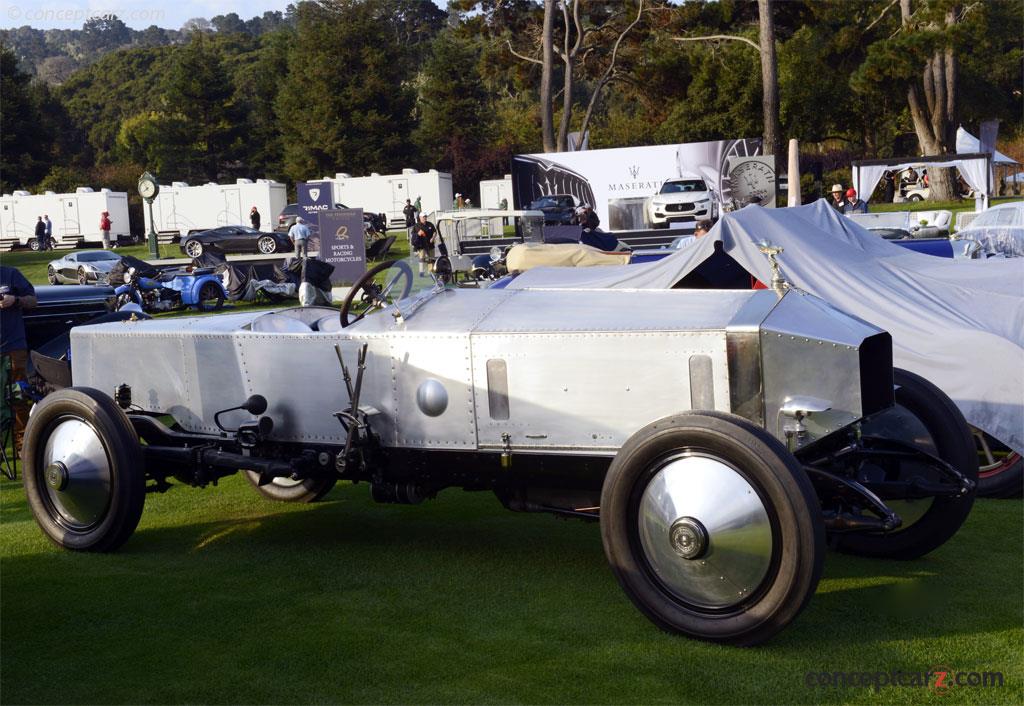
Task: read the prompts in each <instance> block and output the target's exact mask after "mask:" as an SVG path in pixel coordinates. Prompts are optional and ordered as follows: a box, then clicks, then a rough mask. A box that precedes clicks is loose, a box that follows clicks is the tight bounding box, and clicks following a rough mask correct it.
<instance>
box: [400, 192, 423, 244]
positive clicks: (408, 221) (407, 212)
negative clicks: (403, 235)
mask: <svg viewBox="0 0 1024 706" xmlns="http://www.w3.org/2000/svg"><path fill="white" fill-rule="evenodd" d="M416 200H417V201H419V199H418V198H417V199H416ZM402 215H404V216H405V229H406V230H407V231H408V232H409V244H410V245H412V230H413V228H414V227H416V207H415V206H413V205H412V202H411V201H409V199H406V200H405V208H403V209H402Z"/></svg>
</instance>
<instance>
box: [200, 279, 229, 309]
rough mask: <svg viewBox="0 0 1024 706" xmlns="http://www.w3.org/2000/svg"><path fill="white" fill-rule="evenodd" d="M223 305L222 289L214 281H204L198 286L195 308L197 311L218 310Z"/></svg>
mask: <svg viewBox="0 0 1024 706" xmlns="http://www.w3.org/2000/svg"><path fill="white" fill-rule="evenodd" d="M222 306H224V290H223V289H222V288H221V286H220V285H219V284H217V283H216V282H211V281H206V282H203V285H202V286H201V287H200V288H199V299H198V301H197V302H196V308H197V309H199V311H218V310H219V309H220V308H221V307H222Z"/></svg>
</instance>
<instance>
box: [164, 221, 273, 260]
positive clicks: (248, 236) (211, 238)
mask: <svg viewBox="0 0 1024 706" xmlns="http://www.w3.org/2000/svg"><path fill="white" fill-rule="evenodd" d="M207 245H213V246H216V247H217V248H219V249H220V250H221V251H222V252H255V253H261V254H263V255H270V254H272V253H276V252H287V251H289V250H291V249H292V244H291V241H290V240H288V237H287V235H285V234H282V233H265V232H262V231H258V230H253V229H252V228H250V227H248V226H221V227H220V228H213V229H212V230H204V231H203V232H201V233H192V234H191V235H189V236H188V237H187V238H185V239H184V240H182V241H181V250H182V252H184V253H185V254H186V255H188V256H189V257H199V256H200V255H202V254H203V250H204V248H205V247H206V246H207Z"/></svg>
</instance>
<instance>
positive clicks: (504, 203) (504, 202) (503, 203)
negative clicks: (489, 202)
mask: <svg viewBox="0 0 1024 706" xmlns="http://www.w3.org/2000/svg"><path fill="white" fill-rule="evenodd" d="M498 208H500V209H501V210H502V211H507V210H508V199H504V198H503V199H502V200H501V203H499V204H498Z"/></svg>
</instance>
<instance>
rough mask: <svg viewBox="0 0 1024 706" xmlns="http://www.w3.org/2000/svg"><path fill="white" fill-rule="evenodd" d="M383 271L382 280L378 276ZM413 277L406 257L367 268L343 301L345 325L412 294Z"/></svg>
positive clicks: (342, 308) (342, 309) (342, 315)
mask: <svg viewBox="0 0 1024 706" xmlns="http://www.w3.org/2000/svg"><path fill="white" fill-rule="evenodd" d="M389 270H394V271H393V272H392V271H389ZM381 273H384V278H383V279H382V281H380V282H378V281H376V280H377V276H378V275H379V274H381ZM412 281H413V274H412V268H411V267H409V264H408V263H407V262H405V261H404V260H388V261H387V262H382V263H380V264H379V265H377V266H376V267H373V268H371V269H369V270H367V272H366V273H365V274H364V275H363V276H362V277H360V278H359V281H357V282H356V283H355V284H354V285H352V288H351V289H350V290H349V291H348V294H347V295H345V301H344V302H343V303H342V305H341V326H342V328H345V327H347V326H351V325H352V324H354V323H356V322H357V321H360V320H362V319H363V317H365V316H366V315H367V314H370V313H372V312H374V311H377V310H379V309H385V308H387V307H389V306H391V305H392V304H394V303H395V302H397V301H400V300H402V299H404V298H405V297H407V296H409V292H411V291H412Z"/></svg>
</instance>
